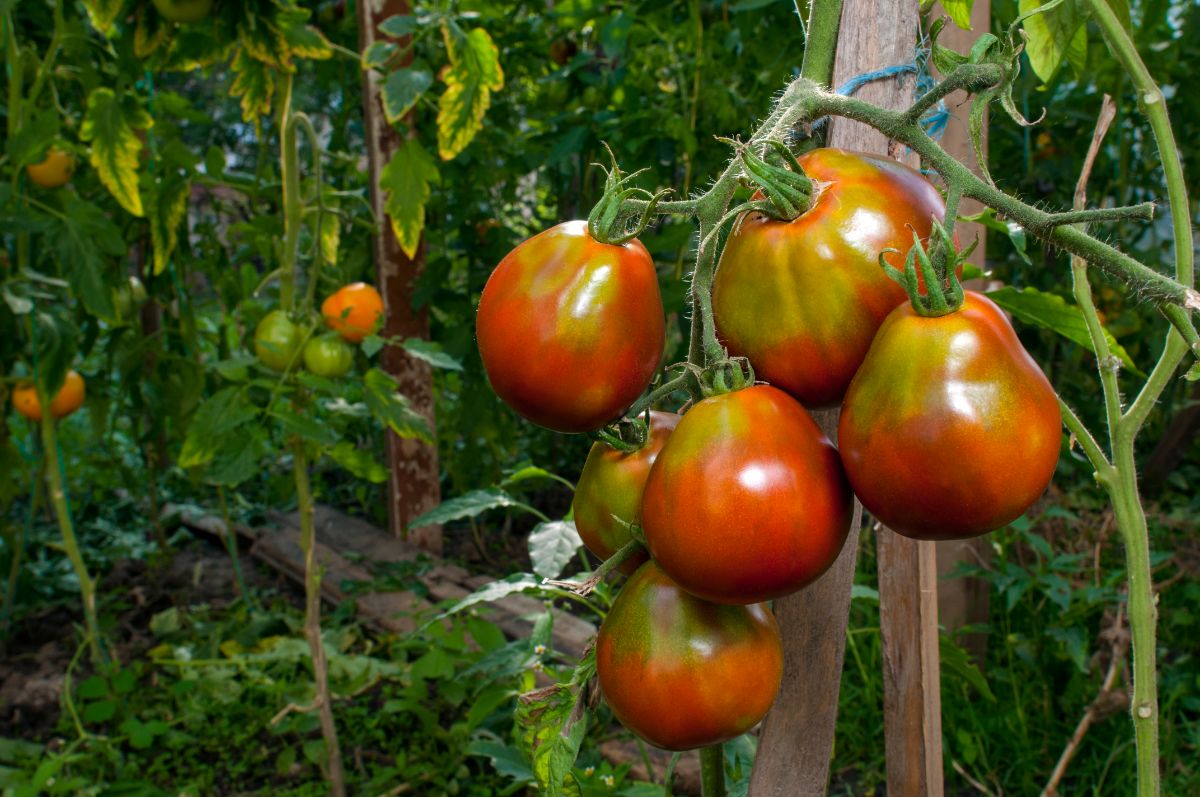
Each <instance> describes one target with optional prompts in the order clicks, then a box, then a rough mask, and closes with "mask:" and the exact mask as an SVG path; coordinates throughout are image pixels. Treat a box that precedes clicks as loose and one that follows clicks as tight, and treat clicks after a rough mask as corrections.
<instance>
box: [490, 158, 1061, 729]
mask: <svg viewBox="0 0 1200 797" xmlns="http://www.w3.org/2000/svg"><path fill="white" fill-rule="evenodd" d="M800 165H801V166H802V168H803V169H804V171H805V173H806V174H807V176H808V177H809V178H810V179H811V180H812V181H813V185H814V187H815V190H814V192H813V195H812V199H811V203H810V206H809V207H808V209H807V210H806V211H805V212H803V213H801V214H800V215H799V216H798V217H797V218H795V219H794V220H791V221H785V220H779V219H774V218H771V217H768V216H767V215H764V214H761V213H757V212H756V213H751V214H748V215H746V216H745V217H743V218H742V219H741V220H740V222H739V223H738V225H737V226H736V227H735V229H734V231H733V232H732V233H731V235H730V238H729V240H728V242H727V244H726V247H725V250H724V252H723V254H722V257H721V260H720V263H719V265H718V270H717V273H716V276H715V281H714V285H713V303H712V306H713V313H714V320H715V325H716V328H717V332H718V334H719V335H720V338H721V342H722V343H723V344H724V345H725V346H726V347H727V348H728V351H729V352H731V353H733V354H736V355H741V356H743V357H745V358H746V359H747V360H748V361H749V363H750V364H751V365H752V366H753V368H754V370H755V372H756V373H757V375H758V376H759V377H761V378H763V379H764V381H765V382H766V383H768V384H763V383H761V382H760V383H755V384H750V385H748V386H745V387H740V389H739V388H736V386H735V389H733V390H727V389H724V388H725V387H726V386H727V385H728V381H727V380H724V379H722V380H704V379H703V377H701V378H700V379H699V380H698V386H700V387H702V389H703V394H704V395H703V396H702V397H701V396H697V398H698V399H699V400H698V401H696V402H695V403H694V404H693V405H692V406H691V407H690V409H688V410H687V412H686V413H685V414H683V415H682V416H680V415H675V414H672V413H662V412H651V413H648V428H646V429H645V430H644V431H645V434H644V437H645V442H644V444H642V445H641V446H640V447H637V448H636V449H635V450H618V448H615V447H613V446H611V445H609V444H608V443H607V442H603V441H600V442H597V443H596V444H595V445H593V447H592V450H591V452H590V453H589V455H588V458H587V462H586V463H585V465H584V468H583V473H582V474H581V476H580V479H579V485H578V488H577V490H576V494H575V501H574V505H573V512H574V517H575V521H576V524H577V528H578V530H579V533H580V537H581V538H582V540H583V541H584V543H585V545H586V546H587V547H588V549H589V550H591V551H592V552H593V553H594V554H596V555H597V556H600V557H603V558H608V557H610V556H612V555H613V554H614V553H615V552H616V551H618V550H620V549H622V548H625V551H626V553H628V551H631V550H633V549H634V547H636V546H633V545H632V544H631V541H632V540H634V539H635V538H636V539H638V540H639V541H641V542H644V546H645V548H646V551H642V552H639V554H638V555H636V556H634V557H632V558H630V559H627V560H625V561H624V563H623V565H622V570H623V571H624V572H625V573H626V574H627V575H629V576H630V577H629V580H628V582H627V583H626V585H625V587H624V588H623V590H622V591H621V593H620V594H619V596H618V597H617V599H616V602H615V603H614V604H613V607H612V610H611V611H610V612H609V614H608V616H607V617H606V618H605V620H604V622H603V624H602V626H601V628H600V633H599V636H598V638H597V644H596V666H597V675H598V678H599V681H600V685H601V687H602V689H603V692H604V695H605V697H606V698H607V700H608V703H609V705H610V706H611V708H612V710H613V713H614V714H615V715H616V716H617V718H618V719H620V720H621V722H623V723H624V724H625V725H626V726H627V727H628V728H630V729H631V730H632V731H633V732H634V733H636V734H637V735H639V736H640V737H642V738H643V739H645V740H646V741H648V742H650V743H652V744H655V745H658V746H660V747H664V748H668V749H675V750H681V749H689V748H693V747H698V746H704V745H710V744H714V743H716V742H720V741H723V740H725V739H729V738H732V737H733V736H736V735H738V734H740V733H743V732H745V731H746V730H748V729H749V728H751V727H753V726H754V725H755V724H756V723H758V722H759V721H760V720H761V719H762V717H763V716H764V715H765V714H766V711H767V710H768V708H769V707H770V705H771V703H772V702H773V700H774V696H775V693H776V691H777V689H778V687H779V681H780V677H781V673H782V661H783V660H782V648H781V643H780V638H779V632H778V629H777V627H776V624H775V620H774V618H773V615H772V614H771V609H770V608H769V607H768V605H767V603H766V601H769V600H772V599H775V598H779V597H782V596H784V595H788V594H790V593H792V592H795V591H796V590H799V589H802V588H803V587H804V586H806V585H808V584H810V583H812V582H813V581H814V580H815V579H817V578H819V577H820V576H821V574H823V573H824V572H825V571H826V570H827V569H828V568H829V567H830V566H831V565H832V564H833V562H834V561H835V560H836V559H837V557H838V555H839V554H840V553H841V550H842V547H843V545H844V543H845V541H846V538H847V535H848V532H849V527H850V521H851V509H852V502H853V499H854V496H858V498H859V499H860V500H861V501H862V502H863V505H864V506H865V507H866V508H867V509H868V510H869V511H870V512H871V513H872V514H873V515H874V516H875V517H876V518H877V519H879V520H880V521H882V522H883V523H885V524H887V525H888V526H890V527H891V528H893V529H894V530H895V531H897V532H898V533H900V534H904V535H907V536H910V537H914V538H918V539H949V538H958V537H967V536H974V535H978V534H983V533H986V532H988V531H991V530H994V529H996V528H999V527H1001V526H1004V525H1006V524H1007V523H1009V522H1011V521H1012V520H1014V519H1015V518H1016V517H1018V516H1019V515H1020V514H1022V513H1023V512H1024V511H1025V510H1027V509H1028V508H1029V506H1030V505H1031V504H1032V503H1033V502H1034V501H1035V500H1036V499H1037V498H1038V497H1039V496H1040V495H1041V494H1042V493H1043V492H1044V490H1045V489H1046V486H1047V485H1048V483H1049V481H1050V478H1051V477H1052V475H1053V472H1054V469H1055V466H1056V464H1057V461H1058V453H1059V448H1060V444H1061V428H1060V424H1061V418H1060V415H1059V409H1058V403H1057V399H1056V397H1055V394H1054V391H1053V389H1052V388H1051V387H1050V384H1049V382H1048V381H1047V380H1046V378H1045V376H1044V375H1043V374H1042V372H1041V371H1040V370H1039V369H1038V367H1037V365H1036V364H1035V363H1034V362H1033V360H1032V358H1030V357H1029V355H1028V354H1027V353H1026V352H1025V350H1024V349H1023V348H1022V347H1021V344H1020V342H1019V341H1018V340H1017V337H1016V334H1015V333H1014V331H1013V328H1012V326H1011V324H1010V323H1009V322H1008V320H1007V319H1006V318H1005V316H1004V315H1003V313H1002V312H1000V310H999V309H998V308H997V307H996V306H995V305H994V304H993V303H992V302H991V301H989V300H988V299H987V298H986V297H984V296H982V295H980V294H977V293H973V292H970V291H968V292H966V293H965V298H964V301H963V303H962V305H961V307H959V308H957V309H954V310H952V311H950V312H945V313H942V314H941V315H937V314H936V313H933V312H928V311H925V314H924V315H922V314H920V313H918V312H917V311H916V310H914V308H913V306H912V305H911V304H910V302H909V295H908V293H906V290H905V288H903V287H901V286H900V285H899V284H897V283H896V282H893V281H892V280H891V279H890V278H889V277H888V275H887V273H886V272H885V270H884V269H883V268H882V267H881V262H880V259H881V256H882V257H885V258H887V259H888V260H890V261H892V262H891V265H892V266H893V267H897V266H899V265H901V263H902V262H903V260H904V258H903V255H897V254H896V253H894V252H888V250H897V251H905V250H907V249H909V247H910V246H911V245H912V242H913V236H914V233H915V234H916V235H917V236H919V237H920V238H921V239H923V240H924V239H928V238H930V237H931V233H932V230H933V227H934V224H935V223H940V221H941V216H942V215H944V213H945V206H944V205H943V203H942V200H941V197H940V195H939V193H938V191H937V190H936V189H935V188H934V187H933V186H932V185H930V184H929V183H928V182H927V181H926V180H925V179H924V178H923V177H922V176H921V175H920V174H919V173H917V172H916V171H914V170H912V169H909V168H908V167H905V166H903V165H900V164H897V163H894V162H892V161H890V160H888V159H885V158H878V157H874V156H869V155H861V154H858V153H852V152H845V151H841V150H832V149H825V150H815V151H813V152H811V153H809V154H807V155H806V156H804V157H803V158H801V159H800ZM947 240H948V239H947ZM947 284H948V285H955V284H957V283H956V282H955V278H954V277H949V278H948V279H947ZM913 285H914V286H915V290H916V291H919V292H922V293H928V291H927V289H926V286H925V285H924V283H917V281H916V280H913ZM477 332H478V340H479V348H480V354H481V356H482V359H483V363H484V366H485V368H486V370H487V372H488V376H489V378H490V379H491V382H492V385H493V387H494V388H495V390H496V392H497V393H498V394H499V395H500V397H501V398H503V399H504V400H505V401H506V402H508V403H509V405H510V406H512V407H513V408H514V409H515V410H516V411H517V412H518V413H520V414H521V415H523V416H524V417H526V418H528V419H530V420H532V421H534V422H535V423H539V424H541V425H543V426H546V427H548V428H551V429H556V430H559V431H564V432H580V431H589V430H596V429H598V428H600V427H601V426H603V425H604V424H606V423H608V422H611V421H613V420H615V419H618V418H619V417H620V415H621V414H622V413H623V412H624V411H625V410H626V409H628V408H629V407H630V405H631V404H632V403H633V402H634V400H635V399H636V398H637V396H638V395H639V394H641V393H642V391H644V390H645V389H646V387H647V385H648V384H649V382H650V380H651V378H652V377H653V375H654V371H655V370H656V368H657V366H658V361H659V358H660V354H661V350H662V345H663V319H662V305H661V300H660V298H659V292H658V286H657V282H656V280H655V275H654V267H653V263H652V261H651V260H650V257H649V255H648V254H647V253H646V250H645V249H644V248H643V247H642V246H641V244H640V243H638V242H637V241H636V240H631V241H629V242H628V243H625V244H622V245H619V246H618V245H613V244H607V243H602V242H600V241H597V240H595V238H594V237H593V236H592V233H591V232H590V230H589V228H588V227H587V226H586V225H585V224H584V223H583V222H569V223H567V224H562V225H559V226H558V227H555V228H553V229H551V230H548V231H546V232H544V233H542V234H541V235H538V236H536V237H534V238H532V239H530V240H528V241H525V242H524V243H522V244H521V245H519V246H518V247H517V248H516V249H515V250H514V251H513V252H512V253H510V254H509V255H508V256H507V257H505V259H504V260H503V261H501V263H500V265H499V266H498V267H497V268H496V270H495V272H494V273H493V274H492V276H491V278H490V279H489V281H488V283H487V286H486V288H485V289H484V292H483V296H482V299H481V301H480V306H479V316H478V330H477ZM731 362H732V361H731ZM710 365H711V364H710ZM735 381H736V380H735ZM839 403H840V404H841V405H842V415H841V421H840V426H839V429H838V434H839V443H840V450H839V449H838V448H835V446H834V445H833V443H831V442H830V441H829V440H828V439H827V438H826V437H825V435H824V434H823V433H822V432H821V430H820V429H819V428H818V426H817V424H816V423H815V422H814V421H813V419H812V417H811V416H810V415H809V410H811V409H817V408H821V407H827V406H836V405H838V404H839ZM606 439H609V440H612V438H611V437H606ZM613 442H614V443H615V442H616V441H613ZM647 552H648V554H649V558H647V556H646V553H647Z"/></svg>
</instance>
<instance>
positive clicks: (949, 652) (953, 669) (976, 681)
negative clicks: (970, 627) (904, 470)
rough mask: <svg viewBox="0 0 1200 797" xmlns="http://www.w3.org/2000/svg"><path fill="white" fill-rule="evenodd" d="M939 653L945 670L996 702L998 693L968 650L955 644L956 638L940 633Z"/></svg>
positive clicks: (985, 697) (987, 698)
mask: <svg viewBox="0 0 1200 797" xmlns="http://www.w3.org/2000/svg"><path fill="white" fill-rule="evenodd" d="M938 653H939V655H940V661H941V665H942V669H943V670H944V671H946V672H949V673H951V674H953V675H955V676H957V677H959V678H961V679H962V680H964V681H966V682H967V683H968V684H970V685H971V686H972V687H973V688H974V689H975V691H976V692H978V693H979V694H980V695H982V696H983V697H984V699H986V700H988V701H990V702H992V703H995V702H996V695H994V694H993V693H992V689H991V687H990V686H988V682H987V679H986V678H984V677H983V675H982V674H981V673H980V672H979V668H978V667H976V666H975V665H974V664H973V663H972V662H971V658H970V656H968V655H967V652H966V651H965V650H963V649H962V648H960V647H959V646H958V645H956V644H954V640H952V639H951V638H950V637H949V636H947V635H946V634H939V635H938Z"/></svg>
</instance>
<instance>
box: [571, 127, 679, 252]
mask: <svg viewBox="0 0 1200 797" xmlns="http://www.w3.org/2000/svg"><path fill="white" fill-rule="evenodd" d="M604 146H605V149H608V145H607V144H605V145H604ZM608 154H609V157H611V158H612V168H611V169H605V179H604V194H603V195H602V196H601V197H600V201H599V202H597V203H596V206H595V207H594V208H592V212H591V213H589V214H588V218H587V226H588V233H590V234H591V236H592V237H593V238H595V239H596V240H597V241H599V242H600V243H603V244H612V245H614V246H621V245H622V244H626V243H629V242H630V241H632V240H633V239H634V238H636V237H638V236H639V235H641V234H642V232H644V231H645V229H646V225H648V224H649V223H650V220H651V219H652V218H654V214H655V212H656V209H657V207H658V203H659V202H661V201H662V199H663V198H664V197H665V196H667V195H668V194H669V193H671V189H669V188H668V189H664V190H662V191H659V192H658V193H657V194H651V193H650V192H649V191H647V190H646V189H644V188H636V187H630V186H629V182H630V181H631V180H633V179H634V178H635V177H637V176H639V175H640V174H642V173H643V172H645V171H646V169H639V170H638V171H636V172H634V173H633V174H629V175H626V174H623V173H622V172H621V169H620V167H619V166H618V165H617V159H616V156H614V155H613V154H612V150H611V149H609V150H608ZM597 165H599V164H597ZM600 168H602V169H604V167H603V166H600ZM633 197H643V198H645V200H646V207H645V208H644V209H643V210H642V212H641V213H640V214H637V213H631V212H630V211H629V210H628V206H627V205H626V200H629V199H632V198H633ZM631 221H632V222H633V224H632V226H631V225H630V222H631Z"/></svg>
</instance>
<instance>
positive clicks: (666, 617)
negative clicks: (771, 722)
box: [596, 562, 783, 750]
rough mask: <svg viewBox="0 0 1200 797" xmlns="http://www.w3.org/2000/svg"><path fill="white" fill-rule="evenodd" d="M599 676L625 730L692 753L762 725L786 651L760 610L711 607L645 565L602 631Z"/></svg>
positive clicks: (754, 607)
mask: <svg viewBox="0 0 1200 797" xmlns="http://www.w3.org/2000/svg"><path fill="white" fill-rule="evenodd" d="M596 673H597V675H598V676H599V678H600V687H601V689H602V690H603V692H604V697H605V699H606V700H607V701H608V704H609V706H610V707H611V708H612V711H613V714H615V715H616V716H617V719H619V720H620V721H621V723H622V724H624V725H625V727H627V728H629V730H631V731H633V732H634V733H635V734H637V735H638V736H640V737H641V738H642V739H644V740H646V741H647V742H649V743H650V744H652V745H654V746H655V747H661V748H663V749H665V750H690V749H693V748H696V747H706V746H708V745H711V744H716V743H718V742H723V741H725V740H727V739H732V738H734V737H735V736H739V735H741V734H743V733H745V732H746V731H748V730H750V729H751V728H753V727H754V726H755V725H756V724H758V722H759V721H760V720H761V719H762V718H763V716H764V715H766V713H767V710H768V709H770V707H771V704H772V703H773V702H774V701H775V695H776V694H777V693H778V691H779V682H780V678H781V677H782V675H783V647H782V644H781V643H780V640H779V627H778V626H777V625H776V623H775V616H774V615H773V614H772V613H771V610H770V609H769V608H767V605H766V604H763V603H758V604H754V605H751V606H722V605H719V604H715V603H708V602H707V601H703V600H701V599H699V598H697V597H695V596H694V595H691V594H690V593H688V592H686V591H684V590H683V589H681V588H680V587H679V586H678V585H677V584H675V583H674V582H673V581H671V579H670V578H669V577H668V576H667V575H666V574H665V573H663V571H662V570H661V569H660V568H659V567H658V566H657V565H656V564H655V563H654V562H647V563H646V564H644V565H642V567H641V568H640V569H639V570H638V571H637V572H636V573H635V574H634V575H633V577H632V578H630V579H629V581H628V583H626V584H625V587H624V588H623V589H622V590H621V594H620V595H618V596H617V600H616V602H615V603H614V604H613V607H612V610H611V611H610V612H609V613H608V616H607V617H605V618H604V623H603V624H602V625H601V626H600V633H599V635H598V636H597V638H596Z"/></svg>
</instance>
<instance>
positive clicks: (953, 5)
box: [942, 0, 975, 30]
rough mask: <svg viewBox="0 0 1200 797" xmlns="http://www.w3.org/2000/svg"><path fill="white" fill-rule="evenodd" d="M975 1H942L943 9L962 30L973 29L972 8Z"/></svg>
mask: <svg viewBox="0 0 1200 797" xmlns="http://www.w3.org/2000/svg"><path fill="white" fill-rule="evenodd" d="M973 5H975V0H942V8H943V9H944V10H945V12H946V13H947V14H948V15H949V16H950V19H952V20H953V21H954V24H955V25H957V26H958V27H959V28H961V29H962V30H970V29H971V6H973Z"/></svg>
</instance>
